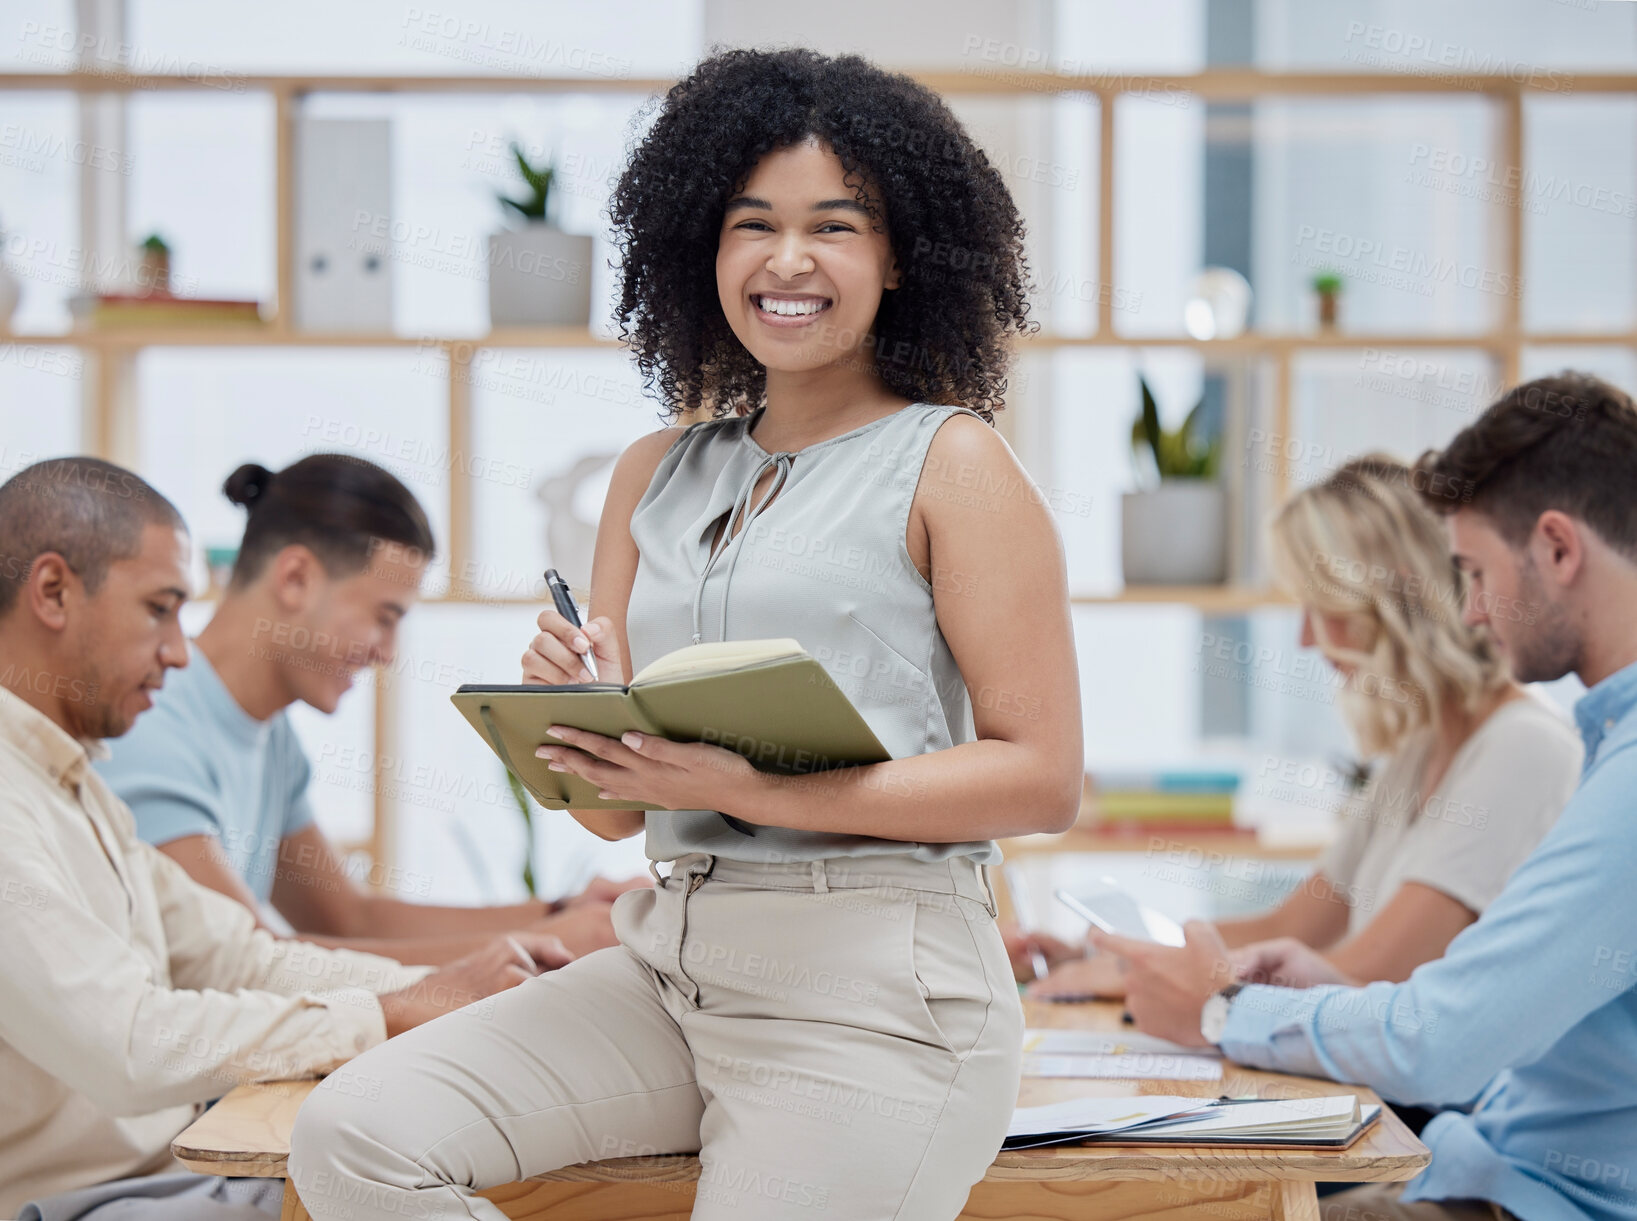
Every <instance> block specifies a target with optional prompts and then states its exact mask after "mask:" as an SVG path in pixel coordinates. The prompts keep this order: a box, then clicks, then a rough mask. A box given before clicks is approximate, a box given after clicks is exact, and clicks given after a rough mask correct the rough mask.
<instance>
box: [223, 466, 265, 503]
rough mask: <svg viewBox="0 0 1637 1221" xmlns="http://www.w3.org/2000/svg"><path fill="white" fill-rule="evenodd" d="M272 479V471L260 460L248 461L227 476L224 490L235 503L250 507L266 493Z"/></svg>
mask: <svg viewBox="0 0 1637 1221" xmlns="http://www.w3.org/2000/svg"><path fill="white" fill-rule="evenodd" d="M272 481H273V472H272V471H270V470H268V469H267V468H266V467H265V466H262V465H261V464H260V463H258V462H246V463H245V464H244V465H243V466H241V467H240V468H239V469H238V470H236V471H234V472H233V473H232V474H231V475H229V476H228V477H227V482H226V483H224V484H223V485H222V491H223V492H225V493H226V494H227V498H228V499H229V500H231V501H232V502H233V503H234V504H236V505H243V506H244V507H245V508H247V509H248V508H250V507H252V506H253V505H254V504H255V503H256V502H257V501H258V500H260V499H261V498H262V496H263V495H264V494H266V492H267V485H268V484H270V483H271V482H272Z"/></svg>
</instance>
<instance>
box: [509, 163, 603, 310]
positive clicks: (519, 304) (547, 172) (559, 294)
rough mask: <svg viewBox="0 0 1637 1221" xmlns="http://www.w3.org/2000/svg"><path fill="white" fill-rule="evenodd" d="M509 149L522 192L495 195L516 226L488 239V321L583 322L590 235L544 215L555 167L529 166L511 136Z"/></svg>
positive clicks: (588, 294)
mask: <svg viewBox="0 0 1637 1221" xmlns="http://www.w3.org/2000/svg"><path fill="white" fill-rule="evenodd" d="M511 151H512V157H513V159H514V160H515V161H516V162H517V171H518V173H519V174H520V175H521V176H522V178H523V184H524V185H525V186H526V187H527V188H528V191H527V194H525V195H524V196H523V197H522V198H520V199H513V198H512V197H510V196H509V195H503V194H499V193H497V194H496V198H498V199H499V200H500V202H501V204H502V206H503V207H504V209H505V211H506V214H507V215H508V216H510V217H513V218H515V219H517V220H520V221H521V222H522V225H521V227H520V228H511V229H502V230H500V231H498V232H497V233H495V234H494V235H493V236H491V237H490V238H489V250H488V264H489V325H490V326H491V327H501V326H589V325H590V324H591V238H590V236H589V235H586V234H578V233H564V232H563V231H562V230H561V229H559V228H558V227H557V226H556V225H555V224H553V223H552V222H551V221H550V220H549V219H548V217H549V215H550V207H551V200H552V194H551V188H552V181H553V179H554V178H555V176H556V170H555V168H554V167H553V166H552V165H550V164H548V165H545V166H534V165H531V164H530V163H529V159H528V158H527V157H525V156H524V155H523V150H522V149H521V148H519V147H518V145H517V142H516V141H515V140H514V141H513V142H512V145H511Z"/></svg>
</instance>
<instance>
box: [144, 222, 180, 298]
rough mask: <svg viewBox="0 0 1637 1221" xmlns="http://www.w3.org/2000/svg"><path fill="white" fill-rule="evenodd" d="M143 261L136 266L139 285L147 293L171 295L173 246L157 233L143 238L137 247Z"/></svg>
mask: <svg viewBox="0 0 1637 1221" xmlns="http://www.w3.org/2000/svg"><path fill="white" fill-rule="evenodd" d="M136 249H137V254H138V255H140V256H141V261H140V262H139V263H138V264H137V268H136V282H137V286H138V287H139V288H140V289H141V290H142V291H143V292H146V293H159V294H161V295H169V293H170V290H171V248H170V245H169V243H167V242H166V241H165V239H164V238H162V237H160V236H159V234H157V233H150V234H148V236H147V237H145V238H143V239H142V244H141V245H139V246H138V247H137V248H136Z"/></svg>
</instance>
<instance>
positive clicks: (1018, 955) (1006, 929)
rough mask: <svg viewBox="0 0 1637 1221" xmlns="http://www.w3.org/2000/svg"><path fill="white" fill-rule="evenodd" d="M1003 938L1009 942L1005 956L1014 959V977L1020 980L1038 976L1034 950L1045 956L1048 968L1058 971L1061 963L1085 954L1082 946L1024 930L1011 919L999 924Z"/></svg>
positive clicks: (1046, 934) (1001, 937) (1019, 981)
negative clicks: (1035, 970)
mask: <svg viewBox="0 0 1637 1221" xmlns="http://www.w3.org/2000/svg"><path fill="white" fill-rule="evenodd" d="M1000 939H1001V940H1002V941H1003V942H1005V944H1006V956H1007V957H1008V958H1010V959H1011V960H1012V977H1013V978H1014V979H1016V980H1017V982H1018V983H1024V982H1025V981H1027V980H1031V979H1033V978H1034V977H1035V973H1034V953H1035V951H1039V953H1040V956H1041V957H1042V958H1044V959H1045V960H1046V969H1047V970H1049V971H1055V970H1056V969H1057V966H1058V964H1059V963H1064V962H1073V961H1075V960H1076V959H1078V958H1080V957H1082V956H1083V955H1084V954H1085V949H1084V947H1082V946H1077V945H1070V944H1069V943H1068V942H1066V941H1062V940H1059V939H1058V938H1056V937H1053V936H1052V935H1051V934H1050V933H1029V932H1024V931H1023V929H1022V928H1020V927H1018V925H1016V924H1012V923H1009V922H1008V923H1003V924H1001V925H1000Z"/></svg>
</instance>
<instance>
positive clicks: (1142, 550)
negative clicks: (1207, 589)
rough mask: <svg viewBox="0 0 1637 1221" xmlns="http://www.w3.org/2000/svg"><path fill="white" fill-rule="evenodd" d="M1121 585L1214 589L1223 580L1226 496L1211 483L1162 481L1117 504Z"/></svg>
mask: <svg viewBox="0 0 1637 1221" xmlns="http://www.w3.org/2000/svg"><path fill="white" fill-rule="evenodd" d="M1120 568H1121V570H1122V572H1123V573H1124V574H1125V583H1126V584H1127V585H1217V584H1221V582H1222V581H1223V580H1225V579H1226V577H1227V575H1228V494H1227V489H1225V488H1224V487H1223V486H1222V484H1220V483H1218V482H1216V481H1215V480H1212V479H1166V480H1163V481H1162V482H1161V483H1160V486H1159V487H1157V488H1153V489H1151V490H1148V491H1142V492H1127V493H1126V494H1125V496H1124V497H1123V498H1122V500H1121V503H1120Z"/></svg>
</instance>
